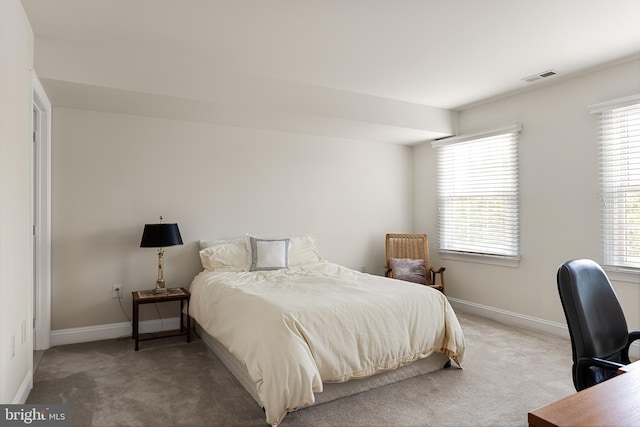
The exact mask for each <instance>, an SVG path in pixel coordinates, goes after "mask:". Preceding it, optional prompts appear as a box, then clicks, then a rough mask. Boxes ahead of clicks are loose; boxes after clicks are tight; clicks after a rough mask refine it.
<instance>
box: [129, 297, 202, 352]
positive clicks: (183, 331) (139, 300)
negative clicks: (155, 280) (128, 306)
mask: <svg viewBox="0 0 640 427" xmlns="http://www.w3.org/2000/svg"><path fill="white" fill-rule="evenodd" d="M131 295H132V296H133V335H132V338H133V339H134V340H135V343H136V345H135V350H136V351H138V342H140V341H147V340H153V339H158V338H167V337H175V336H179V335H186V336H187V342H191V318H190V317H189V314H188V311H187V314H186V315H185V314H184V313H183V310H184V303H185V302H186V303H187V310H188V309H189V300H190V298H191V293H190V292H189V291H188V290H186V289H185V288H171V289H167V294H166V295H156V294H155V293H154V292H153V290H150V291H133V292H131ZM169 301H180V329H179V330H177V332H176V331H167V333H162V334H160V335H158V336H152V337H144V338H140V334H139V331H138V326H139V318H138V311H139V308H140V304H151V303H159V302H169ZM185 316H186V317H187V327H186V328H185V326H184V317H185Z"/></svg>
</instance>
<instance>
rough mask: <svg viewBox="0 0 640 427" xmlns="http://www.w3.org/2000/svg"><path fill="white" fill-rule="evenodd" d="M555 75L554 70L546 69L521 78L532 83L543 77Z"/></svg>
mask: <svg viewBox="0 0 640 427" xmlns="http://www.w3.org/2000/svg"><path fill="white" fill-rule="evenodd" d="M555 75H556V72H555V71H553V70H547V71H543V72H541V73H538V74H534V75H533V76H529V77H525V78H524V79H522V80H524V81H525V82H528V83H532V82H536V81H538V80H542V79H544V78H547V77H551V76H555Z"/></svg>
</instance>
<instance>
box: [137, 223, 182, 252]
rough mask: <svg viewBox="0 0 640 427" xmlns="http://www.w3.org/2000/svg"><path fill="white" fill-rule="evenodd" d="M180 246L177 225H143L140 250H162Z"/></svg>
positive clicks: (180, 238)
mask: <svg viewBox="0 0 640 427" xmlns="http://www.w3.org/2000/svg"><path fill="white" fill-rule="evenodd" d="M181 244H182V236H180V230H179V229H178V224H145V226H144V231H143V232H142V241H141V242H140V247H141V248H164V247H167V246H174V245H181Z"/></svg>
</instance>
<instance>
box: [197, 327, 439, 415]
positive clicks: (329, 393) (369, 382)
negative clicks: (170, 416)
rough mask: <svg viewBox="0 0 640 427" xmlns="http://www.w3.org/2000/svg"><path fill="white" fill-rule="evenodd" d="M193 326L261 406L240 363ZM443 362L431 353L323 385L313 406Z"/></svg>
mask: <svg viewBox="0 0 640 427" xmlns="http://www.w3.org/2000/svg"><path fill="white" fill-rule="evenodd" d="M194 323H196V332H197V334H198V335H199V336H200V338H201V339H202V341H204V343H205V344H206V345H207V347H209V349H211V351H213V353H214V354H215V355H216V356H217V357H218V359H220V361H221V362H222V363H223V364H224V365H225V366H226V367H227V369H229V371H231V373H232V374H233V376H234V377H236V379H237V380H238V381H239V382H240V384H242V386H243V387H244V388H245V390H247V392H248V393H249V394H250V395H251V397H252V398H253V400H255V401H256V403H257V404H258V405H259V406H260V407H264V405H263V404H262V402H261V401H260V398H259V397H258V392H257V390H256V387H255V383H254V382H253V380H252V379H251V377H250V375H249V371H248V370H247V368H246V367H245V365H244V363H243V362H241V361H240V360H238V359H237V358H236V357H235V356H234V355H232V354H231V353H230V352H229V351H228V350H227V349H226V347H225V346H224V345H222V344H221V343H220V342H219V341H218V340H216V339H215V338H214V337H212V336H211V335H209V334H208V333H207V332H206V331H205V330H204V329H202V327H200V325H198V324H197V322H194ZM447 362H449V358H448V357H447V356H446V355H445V354H443V353H433V354H432V355H431V356H429V357H426V358H424V359H420V360H417V361H415V362H413V363H410V364H409V365H406V366H403V367H401V368H398V369H394V370H391V371H386V372H380V373H378V374H376V375H373V376H371V377H367V378H358V379H352V380H350V381H346V382H343V383H323V389H324V391H323V392H322V393H315V403H314V405H317V404H319V403H324V402H329V401H332V400H336V399H340V398H342V397H347V396H351V395H353V394H356V393H361V392H363V391H367V390H371V389H374V388H377V387H382V386H384V385H387V384H392V383H395V382H398V381H402V380H406V379H408V378H413V377H417V376H418V375H423V374H427V373H429V372H433V371H437V370H440V369H442V368H443V367H444V366H445V364H447Z"/></svg>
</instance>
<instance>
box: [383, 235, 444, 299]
mask: <svg viewBox="0 0 640 427" xmlns="http://www.w3.org/2000/svg"><path fill="white" fill-rule="evenodd" d="M385 246H386V253H387V262H386V265H385V275H386V276H387V277H392V278H395V279H402V280H407V279H406V278H405V277H402V276H401V275H400V274H398V272H397V271H394V264H397V263H398V264H399V262H398V260H411V261H418V262H420V269H421V271H420V272H419V273H417V274H414V275H413V276H414V277H416V278H417V279H415V280H411V281H413V282H416V283H420V284H422V285H426V286H429V287H431V288H435V289H438V290H440V291H441V292H442V293H443V294H444V293H445V282H444V270H445V268H444V267H441V268H439V269H435V268H433V267H432V266H431V264H430V263H429V240H428V238H427V235H426V234H387V235H386V243H385ZM436 275H439V276H440V283H439V284H437V283H436Z"/></svg>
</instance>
